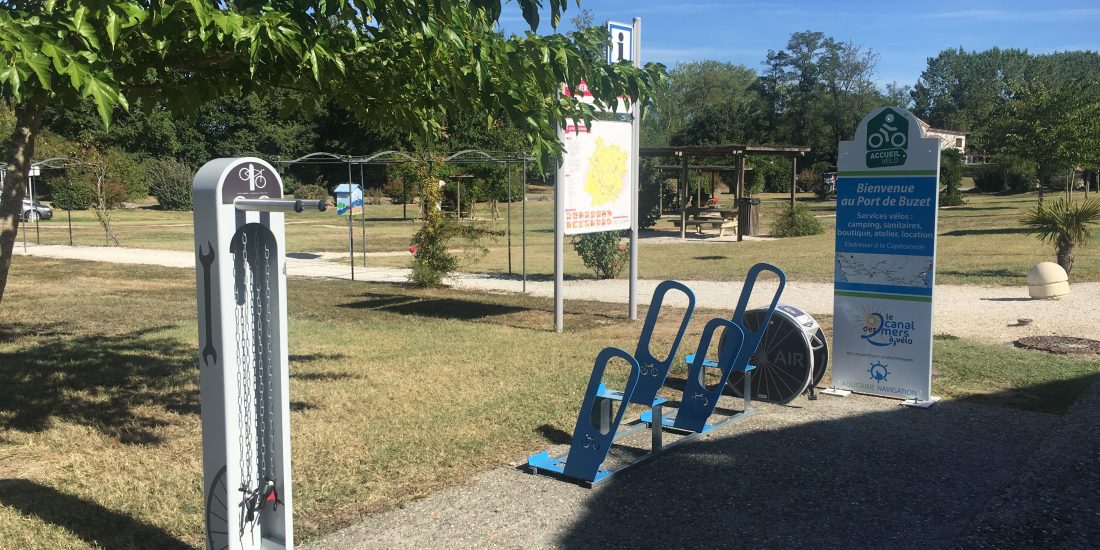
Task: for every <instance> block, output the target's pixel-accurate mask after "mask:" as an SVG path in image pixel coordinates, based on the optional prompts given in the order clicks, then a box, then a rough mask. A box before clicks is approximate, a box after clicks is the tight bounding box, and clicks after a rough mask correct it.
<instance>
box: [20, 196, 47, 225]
mask: <svg viewBox="0 0 1100 550" xmlns="http://www.w3.org/2000/svg"><path fill="white" fill-rule="evenodd" d="M50 218H53V209H52V208H50V207H49V206H46V205H44V204H42V203H40V202H38V201H37V200H35V201H33V202H32V201H31V199H23V219H24V220H25V221H28V222H33V221H35V220H48V219H50Z"/></svg>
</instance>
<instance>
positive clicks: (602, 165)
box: [561, 120, 634, 235]
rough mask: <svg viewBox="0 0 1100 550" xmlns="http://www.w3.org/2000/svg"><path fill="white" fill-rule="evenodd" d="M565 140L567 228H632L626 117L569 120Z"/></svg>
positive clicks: (629, 132)
mask: <svg viewBox="0 0 1100 550" xmlns="http://www.w3.org/2000/svg"><path fill="white" fill-rule="evenodd" d="M562 138H563V143H564V144H565V162H564V164H563V166H562V167H561V169H562V170H563V171H564V186H563V187H564V197H563V198H564V203H565V234H566V235H579V234H581V233H595V232H598V231H611V230H615V229H630V218H631V212H632V211H633V196H632V194H631V192H630V191H631V182H630V173H631V167H632V166H634V162H633V158H632V152H633V147H632V143H631V142H632V127H631V123H630V122H617V121H603V120H594V121H592V127H591V128H585V126H584V123H583V122H574V121H571V120H570V121H568V124H567V126H566V128H565V132H564V133H563V135H562Z"/></svg>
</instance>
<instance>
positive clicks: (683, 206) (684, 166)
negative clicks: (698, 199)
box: [678, 151, 688, 239]
mask: <svg viewBox="0 0 1100 550" xmlns="http://www.w3.org/2000/svg"><path fill="white" fill-rule="evenodd" d="M680 159H681V165H680V185H679V186H678V187H679V188H680V189H679V191H680V193H679V195H680V238H681V239H686V238H687V225H688V224H687V219H688V215H687V193H688V187H687V179H688V158H687V155H685V154H684V152H683V151H680Z"/></svg>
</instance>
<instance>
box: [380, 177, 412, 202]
mask: <svg viewBox="0 0 1100 550" xmlns="http://www.w3.org/2000/svg"><path fill="white" fill-rule="evenodd" d="M382 193H383V194H384V195H386V196H387V197H389V198H390V199H391V200H393V203H394V204H410V203H412V202H413V200H414V199H415V198H416V197H418V196H420V184H419V183H418V182H414V181H410V180H408V179H405V178H400V177H391V178H388V179H387V180H386V183H384V184H382Z"/></svg>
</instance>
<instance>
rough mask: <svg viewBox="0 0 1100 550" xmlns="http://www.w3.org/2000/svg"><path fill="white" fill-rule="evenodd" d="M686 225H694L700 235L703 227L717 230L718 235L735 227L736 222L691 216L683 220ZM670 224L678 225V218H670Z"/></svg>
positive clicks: (722, 234) (720, 235)
mask: <svg viewBox="0 0 1100 550" xmlns="http://www.w3.org/2000/svg"><path fill="white" fill-rule="evenodd" d="M685 223H686V224H687V225H689V226H692V225H694V226H695V231H696V232H697V233H699V234H700V235H701V234H703V227H704V226H705V227H709V228H711V229H717V230H718V236H719V237H722V236H724V235H725V233H726V230H727V229H733V228H735V227H737V222H735V221H733V220H727V219H725V218H692V219H689V220H687V221H686V222H685ZM672 225H674V226H676V227H680V220H672Z"/></svg>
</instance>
